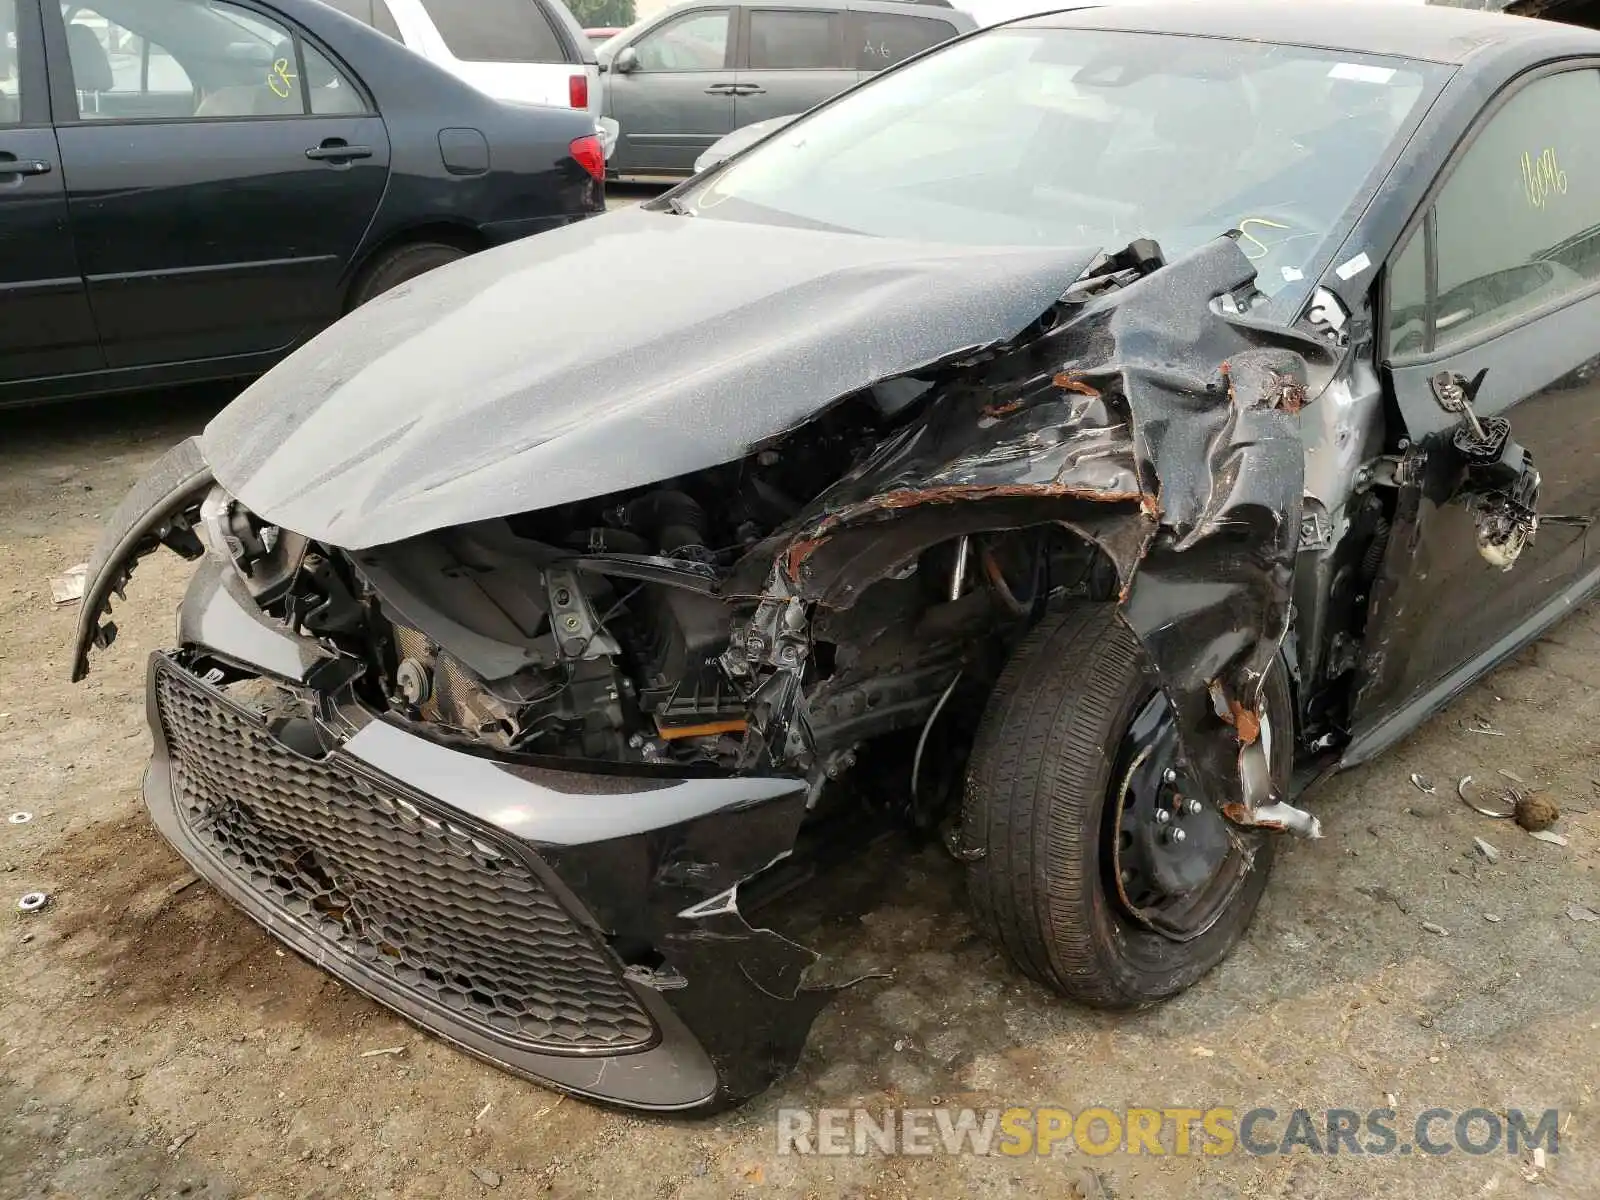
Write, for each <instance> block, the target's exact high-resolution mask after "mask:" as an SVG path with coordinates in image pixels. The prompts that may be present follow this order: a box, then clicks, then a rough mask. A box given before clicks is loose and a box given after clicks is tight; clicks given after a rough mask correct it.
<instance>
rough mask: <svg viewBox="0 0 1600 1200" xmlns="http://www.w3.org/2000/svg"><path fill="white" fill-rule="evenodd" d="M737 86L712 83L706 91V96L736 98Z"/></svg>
mask: <svg viewBox="0 0 1600 1200" xmlns="http://www.w3.org/2000/svg"><path fill="white" fill-rule="evenodd" d="M738 94H739V85H738V84H737V83H713V84H712V85H711V86H710V87H708V88H707V89H706V95H708V96H737V95H738Z"/></svg>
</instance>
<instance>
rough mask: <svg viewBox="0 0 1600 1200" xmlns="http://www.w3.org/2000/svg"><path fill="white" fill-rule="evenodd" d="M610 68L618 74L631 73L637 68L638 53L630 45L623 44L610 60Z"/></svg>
mask: <svg viewBox="0 0 1600 1200" xmlns="http://www.w3.org/2000/svg"><path fill="white" fill-rule="evenodd" d="M611 69H612V70H613V71H615V72H616V73H617V74H618V75H631V74H632V73H633V72H634V71H637V70H638V69H639V55H638V53H637V52H636V51H635V50H634V48H633V47H632V46H624V47H623V48H622V49H621V50H618V51H617V54H616V57H615V58H613V59H612V60H611Z"/></svg>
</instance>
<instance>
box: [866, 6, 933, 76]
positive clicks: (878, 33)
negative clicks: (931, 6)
mask: <svg viewBox="0 0 1600 1200" xmlns="http://www.w3.org/2000/svg"><path fill="white" fill-rule="evenodd" d="M855 19H856V21H857V29H856V34H855V37H854V39H853V40H854V41H855V57H856V62H855V67H856V70H858V71H881V70H883V69H884V68H885V67H892V66H894V64H895V63H897V62H899V61H900V60H901V59H903V58H910V57H911V56H912V55H913V54H917V53H919V52H920V51H923V50H926V49H927V48H928V47H929V46H937V45H938V44H939V43H940V42H943V41H946V40H948V39H950V38H952V37H954V36H955V34H956V30H955V26H953V25H951V24H949V23H948V22H946V21H936V20H934V19H933V18H932V17H901V16H895V15H892V14H889V13H874V12H863V13H856V14H855Z"/></svg>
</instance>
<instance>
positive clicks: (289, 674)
mask: <svg viewBox="0 0 1600 1200" xmlns="http://www.w3.org/2000/svg"><path fill="white" fill-rule="evenodd" d="M227 570H228V569H227V568H224V567H222V566H220V565H219V564H217V563H215V562H213V561H211V560H209V559H207V560H204V561H203V562H202V564H201V567H200V572H199V574H198V575H197V576H196V579H195V581H194V583H193V585H192V586H191V587H190V590H189V593H188V596H187V597H186V599H185V603H184V608H183V611H182V614H181V617H180V640H181V641H182V642H183V643H184V646H183V648H182V649H181V650H179V651H177V652H175V653H172V654H167V653H157V654H154V655H152V657H151V660H150V668H149V692H148V704H147V708H148V716H149V720H150V726H151V730H152V732H153V735H154V742H155V753H154V757H153V759H152V761H151V764H150V768H149V771H148V774H147V776H146V782H145V798H146V802H147V803H148V805H149V808H150V812H151V815H152V817H153V818H154V820H155V823H156V825H157V826H158V828H159V829H160V830H161V832H162V834H163V835H164V836H165V837H166V838H167V839H168V840H169V841H170V842H171V843H172V844H173V845H174V846H175V847H176V848H177V850H178V851H179V853H180V854H182V855H183V857H184V858H185V859H186V860H188V862H189V863H190V864H191V865H192V866H193V868H194V870H195V871H196V872H197V873H198V874H200V875H201V876H202V877H204V878H205V879H207V880H208V881H209V882H211V883H212V884H213V885H214V886H216V887H217V889H218V890H219V891H221V892H222V893H223V894H224V895H225V896H227V897H228V898H229V899H230V900H232V901H233V902H234V903H235V904H237V905H238V906H239V907H240V908H241V909H243V910H244V911H245V912H246V913H247V914H248V915H249V916H250V917H252V918H253V919H254V920H256V921H257V922H258V923H260V924H261V925H262V926H263V927H264V928H266V929H267V930H268V931H269V932H270V933H272V934H273V935H274V936H275V937H277V938H279V939H280V940H281V941H283V942H284V943H285V944H286V945H288V946H290V947H291V948H293V949H294V950H296V951H297V952H298V953H300V954H301V955H302V956H304V957H305V958H307V959H308V960H309V961H311V962H312V963H314V964H315V965H317V966H320V967H322V968H323V969H325V970H327V971H329V972H330V973H331V974H333V975H334V976H336V977H337V978H339V979H340V980H341V981H343V982H344V983H346V984H348V985H349V986H351V987H353V988H356V989H357V990H359V991H361V992H364V993H366V994H367V995H369V996H371V997H372V998H373V999H375V1000H377V1001H379V1002H380V1003H382V1004H385V1005H387V1006H388V1007H390V1008H392V1009H393V1010H395V1011H396V1012H398V1013H399V1014H401V1015H402V1016H404V1017H406V1018H408V1019H409V1020H411V1021H414V1022H415V1023H417V1024H418V1025H420V1026H422V1027H423V1028H425V1029H427V1030H429V1031H430V1032H432V1033H434V1034H437V1035H438V1036H440V1037H442V1038H445V1039H447V1040H449V1041H451V1042H453V1043H455V1044H457V1045H459V1046H461V1047H462V1048H463V1049H465V1050H467V1051H468V1052H470V1053H472V1054H475V1055H477V1056H479V1057H482V1058H485V1059H488V1060H490V1061H492V1062H494V1063H496V1064H498V1065H500V1066H502V1067H504V1068H506V1069H507V1070H509V1071H512V1072H514V1073H516V1074H519V1075H523V1076H526V1077H528V1078H530V1079H535V1080H538V1081H540V1082H542V1083H546V1084H549V1085H551V1086H553V1087H557V1088H560V1089H563V1090H566V1091H571V1092H574V1093H576V1094H579V1095H582V1096H585V1097H588V1098H591V1099H595V1100H601V1101H607V1102H612V1103H616V1104H621V1105H626V1106H629V1107H636V1108H641V1109H651V1110H657V1111H680V1112H681V1111H686V1110H687V1111H714V1110H716V1109H719V1108H722V1107H725V1106H727V1105H729V1104H732V1103H737V1102H739V1101H742V1100H744V1099H746V1098H748V1097H749V1096H752V1095H754V1094H755V1093H757V1092H759V1091H760V1090H762V1089H763V1088H765V1087H766V1086H768V1085H769V1084H770V1083H771V1082H772V1081H773V1080H774V1079H775V1078H776V1077H778V1076H779V1075H781V1074H782V1073H783V1072H785V1071H786V1070H787V1069H788V1068H789V1067H791V1066H792V1065H793V1063H794V1061H795V1059H796V1058H797V1057H798V1055H799V1052H800V1050H801V1048H802V1046H803V1045H804V1042H805V1038H806V1034H807V1032H808V1030H809V1028H810V1025H811V1023H812V1021H813V1019H814V1018H815V1016H816V1014H817V1012H818V1011H819V1010H820V1008H821V1006H822V1004H823V1003H824V1002H825V999H826V995H827V993H826V992H822V991H816V990H809V989H807V988H806V987H805V986H804V984H805V976H806V971H807V969H808V968H809V967H810V966H811V965H812V963H813V962H814V961H815V957H816V956H815V955H814V954H813V953H812V952H811V951H809V950H807V949H805V948H804V947H801V946H799V945H797V944H795V943H794V942H791V941H789V940H787V939H785V938H783V937H781V936H780V935H778V934H777V933H774V932H771V931H769V930H764V929H754V928H752V927H751V926H750V925H749V924H747V923H746V921H745V919H744V917H743V916H742V915H741V914H740V911H739V907H738V888H739V885H740V884H741V882H744V881H747V880H749V879H751V878H753V877H754V876H756V875H758V874H759V873H760V872H761V871H762V870H763V869H764V868H766V867H767V866H769V865H770V864H772V863H773V862H774V861H776V860H778V859H780V858H782V857H783V856H784V855H785V854H787V853H788V851H789V850H790V848H791V847H792V846H793V843H794V838H795V834H796V832H797V830H798V827H799V824H800V820H801V817H802V816H803V814H804V806H805V793H804V789H803V784H802V782H801V781H799V780H793V779H782V778H727V777H717V778H683V777H675V776H660V775H643V774H640V775H625V774H624V775H600V774H589V773H582V772H570V771H565V770H552V769H548V768H547V767H544V766H542V765H533V764H531V763H528V762H518V761H515V760H513V759H510V758H497V757H487V756H484V755H481V754H477V753H468V752H465V751H462V750H457V749H453V748H450V747H447V746H444V745H442V744H439V743H437V742H434V741H432V740H429V739H428V738H425V737H422V736H420V735H419V734H417V733H414V732H412V731H410V730H408V729H405V728H402V727H400V726H398V725H395V724H390V723H388V722H387V721H385V720H382V719H378V718H375V717H373V716H371V715H370V714H365V713H361V712H352V711H351V710H350V709H349V708H348V706H346V707H344V708H339V709H338V710H337V711H334V710H333V709H331V708H330V706H329V697H327V696H316V695H315V688H314V687H313V686H312V685H311V684H309V683H307V682H306V679H307V677H309V678H312V679H315V678H316V672H317V670H318V669H319V667H318V661H317V657H316V655H314V654H311V653H309V652H307V653H302V654H291V653H286V652H285V650H286V647H285V645H284V640H285V639H286V638H287V639H290V640H300V639H295V638H294V636H293V635H292V634H289V633H287V631H285V630H283V629H282V628H281V627H279V628H274V627H272V626H271V625H270V623H266V622H263V621H262V620H261V619H260V617H259V613H255V612H253V611H252V610H253V606H252V605H251V602H250V600H249V597H248V595H247V594H245V593H243V591H242V589H239V588H236V587H230V586H226V583H227V580H226V577H225V572H226V571H227ZM201 636H204V638H205V639H206V640H205V641H203V642H202V641H199V640H198V638H199V637H201ZM307 645H309V643H308V644H307ZM209 663H218V664H223V665H225V666H226V667H227V668H228V669H229V670H230V671H237V670H239V669H243V670H247V671H249V672H251V673H259V674H260V675H263V676H265V677H268V678H271V679H273V681H274V682H276V683H278V684H280V685H281V686H285V687H289V688H291V689H293V690H297V691H300V692H302V693H303V694H306V695H308V696H309V697H311V698H312V699H314V700H315V702H316V703H315V705H314V708H315V711H317V712H318V713H319V715H318V716H317V717H315V718H312V720H314V721H315V722H316V723H317V724H318V725H319V726H320V734H319V736H320V738H321V740H322V743H323V744H328V743H329V742H330V741H331V742H332V743H334V745H335V748H334V749H333V750H332V751H331V752H327V753H325V754H321V755H320V756H308V755H307V753H305V745H306V744H305V742H304V740H303V739H302V740H296V739H295V738H292V737H289V736H287V735H286V734H285V732H284V726H283V722H282V721H270V720H267V719H264V718H263V717H262V716H260V715H259V714H258V713H256V712H255V711H252V710H250V709H247V708H245V707H243V706H241V705H240V704H238V703H235V701H234V700H232V699H230V697H229V696H228V695H227V694H225V692H224V691H223V690H220V689H219V688H218V687H217V686H214V685H213V684H212V683H211V682H208V681H207V679H206V678H204V677H203V674H204V671H205V670H206V669H207V666H206V664H209ZM290 743H293V746H291V744H290ZM296 747H298V748H296Z"/></svg>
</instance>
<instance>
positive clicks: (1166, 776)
mask: <svg viewBox="0 0 1600 1200" xmlns="http://www.w3.org/2000/svg"><path fill="white" fill-rule="evenodd" d="M1161 781H1162V782H1163V783H1177V782H1178V773H1177V772H1176V771H1174V770H1173V769H1172V768H1171V767H1168V768H1167V769H1166V770H1165V771H1163V772H1161Z"/></svg>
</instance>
